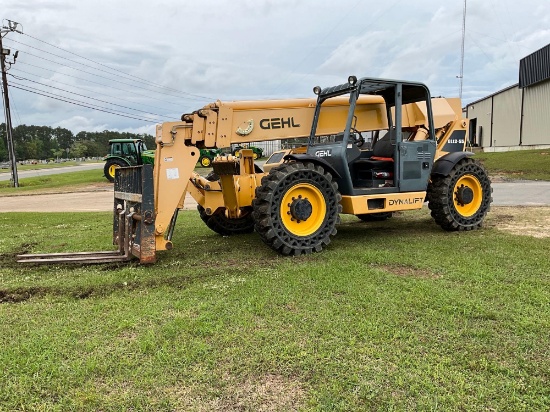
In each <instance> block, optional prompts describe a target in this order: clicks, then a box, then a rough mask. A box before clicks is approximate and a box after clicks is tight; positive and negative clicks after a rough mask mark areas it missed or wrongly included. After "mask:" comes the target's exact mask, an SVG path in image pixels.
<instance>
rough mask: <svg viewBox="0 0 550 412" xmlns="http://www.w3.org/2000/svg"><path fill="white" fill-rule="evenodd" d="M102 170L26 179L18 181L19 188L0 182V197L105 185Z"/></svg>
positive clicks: (8, 182) (7, 182) (6, 182)
mask: <svg viewBox="0 0 550 412" xmlns="http://www.w3.org/2000/svg"><path fill="white" fill-rule="evenodd" d="M106 181H107V179H105V177H104V176H103V171H102V170H83V171H78V172H69V173H60V174H56V175H47V176H37V177H27V178H23V179H19V187H18V188H14V187H11V182H10V181H2V182H0V195H15V194H18V193H25V194H27V193H29V192H37V191H44V190H51V189H60V188H66V187H71V188H73V189H74V188H78V187H82V186H86V185H90V184H94V183H105V182H106Z"/></svg>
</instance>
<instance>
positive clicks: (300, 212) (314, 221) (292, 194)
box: [280, 183, 327, 236]
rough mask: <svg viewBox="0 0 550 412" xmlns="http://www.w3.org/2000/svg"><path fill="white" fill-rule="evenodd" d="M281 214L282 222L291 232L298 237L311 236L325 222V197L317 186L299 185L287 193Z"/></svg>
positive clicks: (282, 203)
mask: <svg viewBox="0 0 550 412" xmlns="http://www.w3.org/2000/svg"><path fill="white" fill-rule="evenodd" d="M280 213H281V222H282V223H283V225H284V226H285V227H286V229H287V230H288V231H289V232H291V233H292V234H293V235H296V236H309V235H311V234H313V233H315V232H316V231H317V230H318V229H319V228H320V227H321V226H322V224H323V222H324V221H325V216H326V213H327V205H326V203H325V197H324V196H323V193H322V192H321V191H320V190H319V189H318V188H317V187H316V186H313V185H312V184H309V183H298V184H297V185H294V186H292V187H291V188H290V189H289V190H288V191H287V192H286V193H285V195H284V197H283V200H282V201H281V208H280Z"/></svg>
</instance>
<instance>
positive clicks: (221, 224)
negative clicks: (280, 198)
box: [197, 172, 254, 236]
mask: <svg viewBox="0 0 550 412" xmlns="http://www.w3.org/2000/svg"><path fill="white" fill-rule="evenodd" d="M206 180H208V181H210V182H214V181H216V180H219V177H218V175H217V174H216V173H214V172H210V173H208V175H207V176H206ZM197 210H198V211H199V216H200V218H201V219H202V221H203V222H204V223H206V226H208V228H210V229H211V230H212V231H214V232H216V233H218V234H220V235H222V236H231V235H241V234H245V233H251V232H253V231H254V219H253V217H252V208H246V209H243V210H241V217H239V218H237V219H230V218H228V217H227V216H226V215H225V210H224V211H220V212H218V213H216V214H213V215H208V214H206V210H205V209H204V207H202V206H201V205H197Z"/></svg>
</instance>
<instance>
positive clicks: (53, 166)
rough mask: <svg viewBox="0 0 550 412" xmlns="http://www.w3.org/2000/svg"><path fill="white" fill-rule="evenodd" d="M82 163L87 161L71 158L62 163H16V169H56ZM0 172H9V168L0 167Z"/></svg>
mask: <svg viewBox="0 0 550 412" xmlns="http://www.w3.org/2000/svg"><path fill="white" fill-rule="evenodd" d="M82 163H87V162H76V161H74V160H71V161H69V162H63V163H38V164H34V165H33V164H28V165H17V170H18V171H22V170H40V169H56V168H59V167H67V166H76V165H79V164H82ZM0 173H11V170H10V169H9V168H6V169H0Z"/></svg>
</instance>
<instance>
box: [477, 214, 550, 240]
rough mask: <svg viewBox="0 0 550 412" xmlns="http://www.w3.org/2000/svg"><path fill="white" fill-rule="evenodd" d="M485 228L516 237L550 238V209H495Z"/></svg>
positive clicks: (488, 217)
mask: <svg viewBox="0 0 550 412" xmlns="http://www.w3.org/2000/svg"><path fill="white" fill-rule="evenodd" d="M485 226H486V227H490V228H495V229H497V230H502V231H504V232H509V233H512V234H514V235H520V236H532V237H535V238H539V239H542V238H548V237H550V207H531V206H530V207H522V206H514V207H506V206H500V207H493V208H491V211H490V212H489V214H488V215H487V220H486V223H485Z"/></svg>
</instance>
